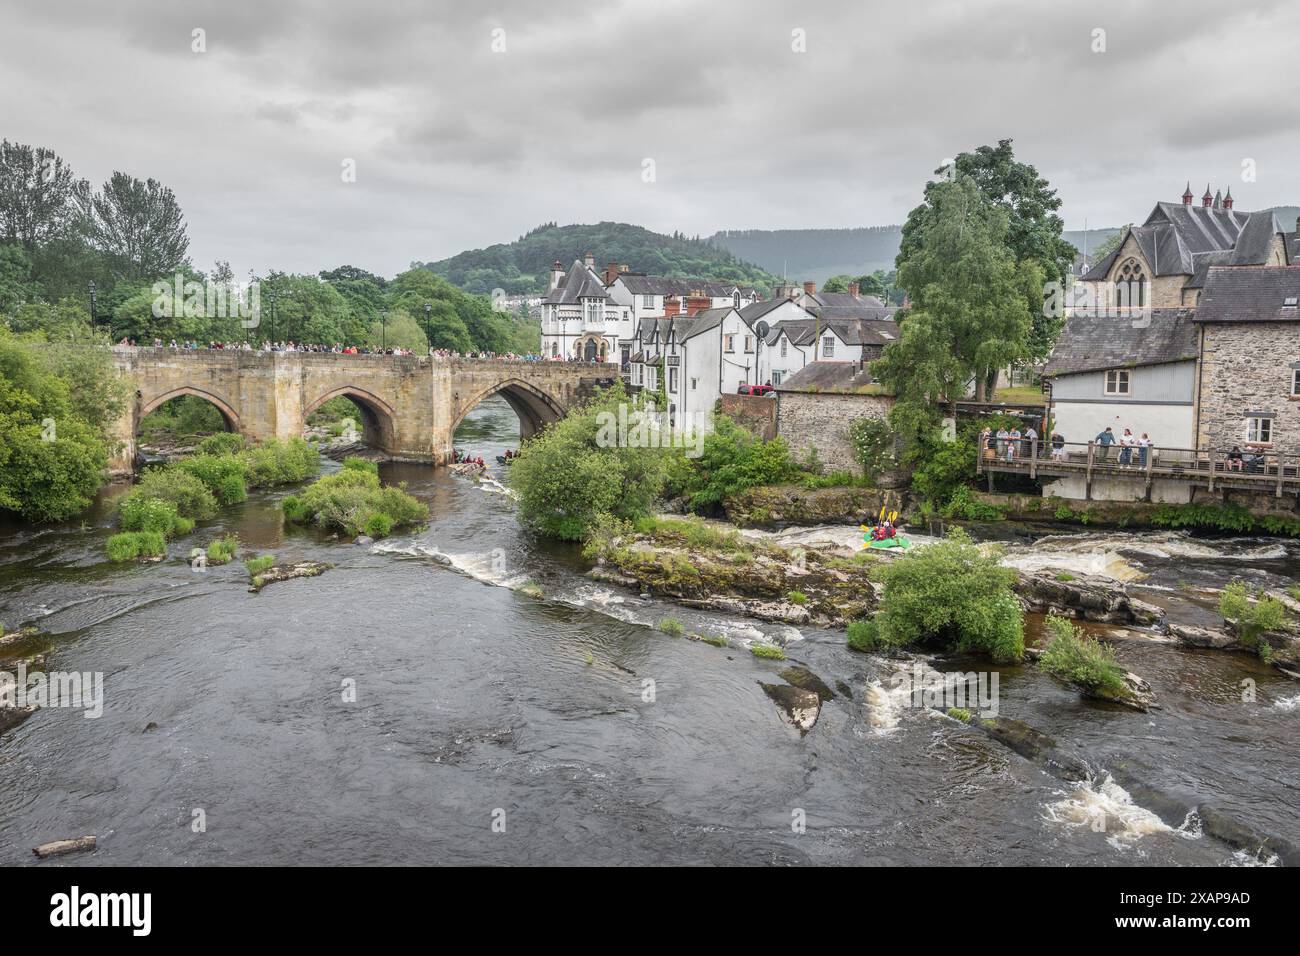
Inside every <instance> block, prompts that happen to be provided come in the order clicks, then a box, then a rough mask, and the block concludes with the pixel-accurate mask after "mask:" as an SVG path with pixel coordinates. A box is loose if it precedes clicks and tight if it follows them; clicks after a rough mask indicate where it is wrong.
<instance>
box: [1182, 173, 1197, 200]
mask: <svg viewBox="0 0 1300 956" xmlns="http://www.w3.org/2000/svg"><path fill="white" fill-rule="evenodd" d="M1195 198H1196V197H1195V196H1193V195H1192V181H1191V180H1190V179H1189V180H1188V181H1187V188H1186V189H1184V190H1183V205H1184V206H1190V205H1191V204H1192V200H1193V199H1195Z"/></svg>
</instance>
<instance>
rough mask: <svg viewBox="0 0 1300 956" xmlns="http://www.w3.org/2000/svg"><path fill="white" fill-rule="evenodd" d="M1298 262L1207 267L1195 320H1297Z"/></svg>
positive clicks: (1299, 316) (1298, 292)
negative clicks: (1287, 302)
mask: <svg viewBox="0 0 1300 956" xmlns="http://www.w3.org/2000/svg"><path fill="white" fill-rule="evenodd" d="M1288 298H1293V299H1295V300H1296V301H1297V302H1300V266H1268V267H1263V268H1258V269H1233V268H1215V269H1211V270H1210V274H1209V278H1208V279H1207V280H1206V282H1205V290H1204V291H1203V292H1202V293H1201V300H1200V303H1199V304H1198V306H1197V309H1196V317H1195V321H1197V322H1300V314H1298V312H1297V308H1296V306H1295V305H1290V306H1288V305H1287V304H1286V300H1287V299H1288Z"/></svg>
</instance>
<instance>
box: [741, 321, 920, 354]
mask: <svg viewBox="0 0 1300 956" xmlns="http://www.w3.org/2000/svg"><path fill="white" fill-rule="evenodd" d="M819 327H820V328H821V329H822V330H823V331H825V330H830V331H832V332H834V333H835V337H836V338H838V339H839V340H840V341H841V342H843V343H844V344H845V345H878V346H881V347H884V346H886V345H888V344H889V343H890V342H893V341H894V340H896V339H897V338H898V337H899V335H900V332H899V329H898V323H896V322H894V321H893V320H892V319H832V320H829V321H827V320H825V319H821V320H819V319H817V318H809V319H786V320H785V321H783V322H778V323H777V324H776V325H774V326H772V328H771V330H770V331H769V332H768V333H767V339H766V340H765V341H766V342H767V344H768V345H775V344H776V343H777V342H778V341H779V340H780V338H781V333H782V332H783V331H784V332H785V335H786V338H788V339H789V340H790V342H791V344H792V345H798V346H804V345H811V344H812V342H813V339H814V338H816V336H817V329H818V328H819Z"/></svg>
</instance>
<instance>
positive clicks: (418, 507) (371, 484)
mask: <svg viewBox="0 0 1300 956" xmlns="http://www.w3.org/2000/svg"><path fill="white" fill-rule="evenodd" d="M282 507H283V508H284V514H285V517H286V518H288V519H289V520H290V521H293V522H295V523H297V524H311V525H313V526H314V527H317V528H320V529H321V530H323V531H336V532H340V533H342V534H345V535H347V536H348V537H356V536H357V535H360V534H366V535H369V536H370V537H372V538H384V537H387V536H388V535H389V534H391V533H392V532H393V530H394V529H397V528H404V527H409V526H411V525H418V524H422V523H423V522H425V521H427V520H428V519H429V509H428V507H427V506H426V505H424V504H422V503H421V502H419V501H417V500H416V499H415V498H413V497H411V496H410V495H408V494H407V493H406V492H405V491H404V490H403V489H402V488H401V487H397V488H394V487H391V486H384V485H381V484H380V481H379V466H378V465H376V464H375V463H374V462H373V461H367V460H365V459H363V458H347V459H345V460H344V462H343V468H342V469H341V470H340V471H338V472H336V473H335V474H332V475H326V476H325V477H323V478H319V479H317V480H316V481H315V482H313V483H312V484H311V485H309V486H308V487H307V488H306V489H304V490H303V491H302V493H301V494H298V495H290V496H289V497H288V498H285V499H284V501H283V502H282Z"/></svg>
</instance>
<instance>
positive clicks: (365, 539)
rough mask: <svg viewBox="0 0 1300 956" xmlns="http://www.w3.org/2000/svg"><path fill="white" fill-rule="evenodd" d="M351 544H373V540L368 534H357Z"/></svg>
mask: <svg viewBox="0 0 1300 956" xmlns="http://www.w3.org/2000/svg"><path fill="white" fill-rule="evenodd" d="M352 543H353V544H374V543H375V539H374V538H372V537H370V535H368V534H359V535H357V536H356V537H355V538H354V539H353V540H352Z"/></svg>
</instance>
